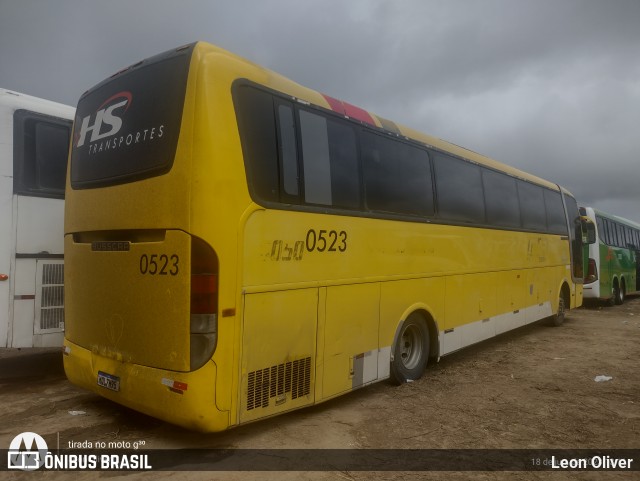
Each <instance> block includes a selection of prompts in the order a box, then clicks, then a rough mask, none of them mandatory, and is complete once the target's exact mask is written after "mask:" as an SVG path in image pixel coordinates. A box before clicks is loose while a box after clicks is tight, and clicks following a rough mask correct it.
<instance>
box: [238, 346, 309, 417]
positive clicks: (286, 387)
mask: <svg viewBox="0 0 640 481" xmlns="http://www.w3.org/2000/svg"><path fill="white" fill-rule="evenodd" d="M310 390H311V358H310V357H307V358H305V359H298V360H296V361H291V362H285V363H283V364H278V365H277V366H271V367H268V368H265V369H260V370H258V371H253V372H250V373H249V379H248V389H247V411H251V410H252V409H256V408H261V407H262V408H266V407H269V403H270V400H271V399H273V398H278V399H280V398H284V396H285V395H286V394H291V399H292V400H293V399H297V398H299V397H302V396H306V395H308V394H309V392H310Z"/></svg>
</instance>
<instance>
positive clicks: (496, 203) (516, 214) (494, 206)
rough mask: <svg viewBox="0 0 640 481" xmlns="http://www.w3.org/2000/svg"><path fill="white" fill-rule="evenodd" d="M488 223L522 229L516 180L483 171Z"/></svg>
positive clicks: (487, 170)
mask: <svg viewBox="0 0 640 481" xmlns="http://www.w3.org/2000/svg"><path fill="white" fill-rule="evenodd" d="M482 183H483V185H484V195H485V201H486V203H487V222H488V223H489V225H491V226H496V227H520V207H519V204H518V189H517V187H516V179H514V178H513V177H509V176H508V175H505V174H502V173H500V172H494V171H493V170H489V169H483V171H482Z"/></svg>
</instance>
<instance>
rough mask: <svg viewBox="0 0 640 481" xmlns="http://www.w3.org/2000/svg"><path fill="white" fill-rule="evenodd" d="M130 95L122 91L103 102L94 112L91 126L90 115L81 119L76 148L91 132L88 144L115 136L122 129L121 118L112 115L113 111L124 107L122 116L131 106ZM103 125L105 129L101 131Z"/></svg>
mask: <svg viewBox="0 0 640 481" xmlns="http://www.w3.org/2000/svg"><path fill="white" fill-rule="evenodd" d="M131 101H132V95H131V92H128V91H123V92H118V93H117V94H115V95H112V96H111V97H109V98H108V99H107V100H105V101H104V102H103V103H102V105H100V107H98V110H97V111H96V118H95V122H94V123H93V125H90V123H89V122H90V121H91V117H92V116H91V115H87V116H86V117H84V118H83V119H82V124H81V126H80V133H79V134H78V140H77V142H76V147H82V146H83V145H84V142H85V140H86V138H87V134H88V133H89V132H91V139H90V140H89V142H90V143H91V142H95V141H97V140H100V139H104V138H106V137H111V136H112V135H116V134H117V133H118V132H119V131H120V129H121V128H122V118H120V117H119V116H118V115H115V114H114V111H115V110H117V109H120V108H123V107H124V111H123V112H122V113H121V115H123V114H124V113H125V112H126V111H127V110H129V107H130V106H131ZM103 125H106V128H105V130H104V132H103V131H102V130H103Z"/></svg>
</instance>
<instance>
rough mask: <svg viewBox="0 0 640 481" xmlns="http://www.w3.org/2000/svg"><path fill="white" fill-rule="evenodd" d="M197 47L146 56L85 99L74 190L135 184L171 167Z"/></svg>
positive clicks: (80, 114) (76, 150) (74, 162)
mask: <svg viewBox="0 0 640 481" xmlns="http://www.w3.org/2000/svg"><path fill="white" fill-rule="evenodd" d="M192 51H193V46H191V47H188V48H183V49H180V50H179V51H175V50H172V51H170V52H166V53H164V54H160V55H157V56H155V57H152V58H150V59H147V60H145V61H144V62H141V63H140V64H137V65H135V66H133V67H130V68H129V69H127V70H126V71H124V72H123V73H121V74H118V75H115V76H113V77H112V78H110V79H108V80H106V81H105V82H102V83H101V84H99V85H97V86H96V87H94V88H92V89H91V90H89V91H88V92H87V93H86V94H84V95H83V96H82V97H81V98H80V101H79V102H78V109H77V112H76V122H75V125H74V136H73V147H72V152H71V185H72V187H73V188H75V189H81V188H90V187H100V186H106V185H114V184H121V183H125V182H133V181H135V180H141V179H145V178H148V177H152V176H156V175H161V174H164V173H167V172H168V171H169V170H170V169H171V167H172V165H173V159H174V157H175V153H176V148H177V144H178V136H179V134H180V126H181V123H182V109H183V106H184V96H185V91H186V86H187V75H188V73H189V62H190V59H191V53H192Z"/></svg>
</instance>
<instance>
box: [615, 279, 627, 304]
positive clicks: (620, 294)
mask: <svg viewBox="0 0 640 481" xmlns="http://www.w3.org/2000/svg"><path fill="white" fill-rule="evenodd" d="M625 290H626V289H625V285H624V279H622V282H621V283H620V286H619V287H618V289H617V290H616V295H615V303H616V305H618V306H621V305H622V304H624V299H625V294H626V293H625Z"/></svg>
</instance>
